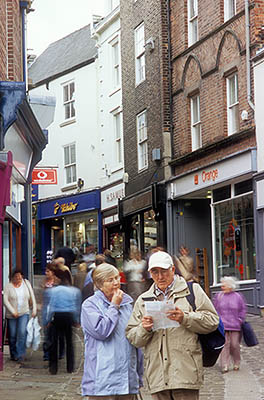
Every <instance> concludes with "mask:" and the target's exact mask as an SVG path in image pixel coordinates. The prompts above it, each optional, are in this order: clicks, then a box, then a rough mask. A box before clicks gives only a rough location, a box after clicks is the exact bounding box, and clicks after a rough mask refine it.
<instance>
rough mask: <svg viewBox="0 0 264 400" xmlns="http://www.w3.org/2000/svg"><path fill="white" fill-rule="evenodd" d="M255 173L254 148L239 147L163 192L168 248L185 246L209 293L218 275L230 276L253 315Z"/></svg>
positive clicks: (217, 284)
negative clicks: (234, 151)
mask: <svg viewBox="0 0 264 400" xmlns="http://www.w3.org/2000/svg"><path fill="white" fill-rule="evenodd" d="M255 171H256V151H255V150H250V151H245V152H243V153H240V154H238V155H235V156H232V157H230V158H226V159H225V160H224V161H221V162H218V163H216V164H213V165H210V166H207V167H205V168H203V169H200V170H197V171H195V172H192V173H189V174H186V175H184V176H181V177H178V178H176V179H174V180H173V181H172V182H171V183H170V184H169V185H168V187H167V190H168V192H167V195H168V219H169V222H168V237H169V250H170V252H171V253H173V254H177V252H178V251H179V248H180V246H181V245H185V246H187V247H188V248H189V249H190V251H191V255H192V256H193V257H194V259H195V260H196V264H197V263H198V264H199V267H200V268H201V271H202V273H201V279H202V280H203V279H204V277H205V276H208V282H209V285H210V291H211V293H214V292H216V291H218V290H219V289H220V283H221V278H222V277H223V276H229V275H231V276H234V277H236V279H237V280H238V282H239V290H240V291H241V292H242V293H243V295H244V296H245V297H246V299H247V304H248V309H249V311H250V312H254V313H257V312H259V310H258V305H259V281H258V275H257V268H256V258H257V246H256V237H255V236H256V217H257V216H256V204H255V197H256V196H255V193H256V190H255V184H254V173H255ZM201 254H202V256H200V255H201Z"/></svg>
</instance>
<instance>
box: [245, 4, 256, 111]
mask: <svg viewBox="0 0 264 400" xmlns="http://www.w3.org/2000/svg"><path fill="white" fill-rule="evenodd" d="M248 7H249V4H248V0H245V24H246V66H247V101H248V104H249V106H250V107H251V108H252V110H253V111H255V106H254V104H253V103H252V101H251V97H252V96H251V81H250V22H249V11H248Z"/></svg>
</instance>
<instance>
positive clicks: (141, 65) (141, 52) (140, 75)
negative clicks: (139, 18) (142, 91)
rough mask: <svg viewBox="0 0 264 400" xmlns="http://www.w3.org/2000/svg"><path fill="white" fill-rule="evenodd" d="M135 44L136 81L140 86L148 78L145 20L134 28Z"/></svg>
mask: <svg viewBox="0 0 264 400" xmlns="http://www.w3.org/2000/svg"><path fill="white" fill-rule="evenodd" d="M141 29H142V30H143V34H141V36H142V38H140V34H139V32H140V30H141ZM141 42H142V44H141ZM134 45H135V81H136V86H138V85H139V84H140V83H142V82H144V81H145V79H146V60H145V24H144V22H142V23H141V24H140V25H138V26H137V27H136V28H135V29H134Z"/></svg>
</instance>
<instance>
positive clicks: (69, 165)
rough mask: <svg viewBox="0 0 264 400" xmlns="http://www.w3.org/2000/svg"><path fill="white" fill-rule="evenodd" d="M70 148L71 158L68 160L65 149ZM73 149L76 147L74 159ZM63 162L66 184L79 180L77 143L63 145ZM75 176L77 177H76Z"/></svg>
mask: <svg viewBox="0 0 264 400" xmlns="http://www.w3.org/2000/svg"><path fill="white" fill-rule="evenodd" d="M66 149H68V151H69V160H68V162H66V154H65V151H66ZM72 149H74V157H73V158H74V159H72V153H71V151H72ZM63 163H64V178H65V184H66V185H71V184H73V183H76V182H77V171H76V144H75V143H71V144H67V145H65V146H63ZM68 170H69V171H70V179H69V181H67V180H68V175H67V171H68ZM74 175H75V176H74ZM74 177H75V179H74Z"/></svg>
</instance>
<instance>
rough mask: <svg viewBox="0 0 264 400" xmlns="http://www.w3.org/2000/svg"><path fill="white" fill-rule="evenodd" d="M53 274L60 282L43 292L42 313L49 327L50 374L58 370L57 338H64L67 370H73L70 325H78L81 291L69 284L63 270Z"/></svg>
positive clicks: (45, 323) (44, 321)
mask: <svg viewBox="0 0 264 400" xmlns="http://www.w3.org/2000/svg"><path fill="white" fill-rule="evenodd" d="M55 275H56V277H57V278H59V280H60V283H59V285H58V286H55V287H53V288H51V289H49V290H47V291H46V292H45V295H46V301H45V303H46V304H47V307H46V309H45V312H44V313H43V323H44V325H45V326H47V327H48V329H49V334H50V340H51V344H50V347H49V371H50V373H51V374H52V375H55V374H57V370H58V340H59V337H61V336H64V337H65V340H66V364H67V372H69V373H71V372H73V371H74V347H73V343H72V326H73V325H75V326H78V324H79V321H80V320H79V318H80V307H81V292H80V290H79V289H77V288H75V287H73V286H71V282H70V281H69V277H68V275H67V274H66V273H65V271H62V270H60V269H56V271H55Z"/></svg>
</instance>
